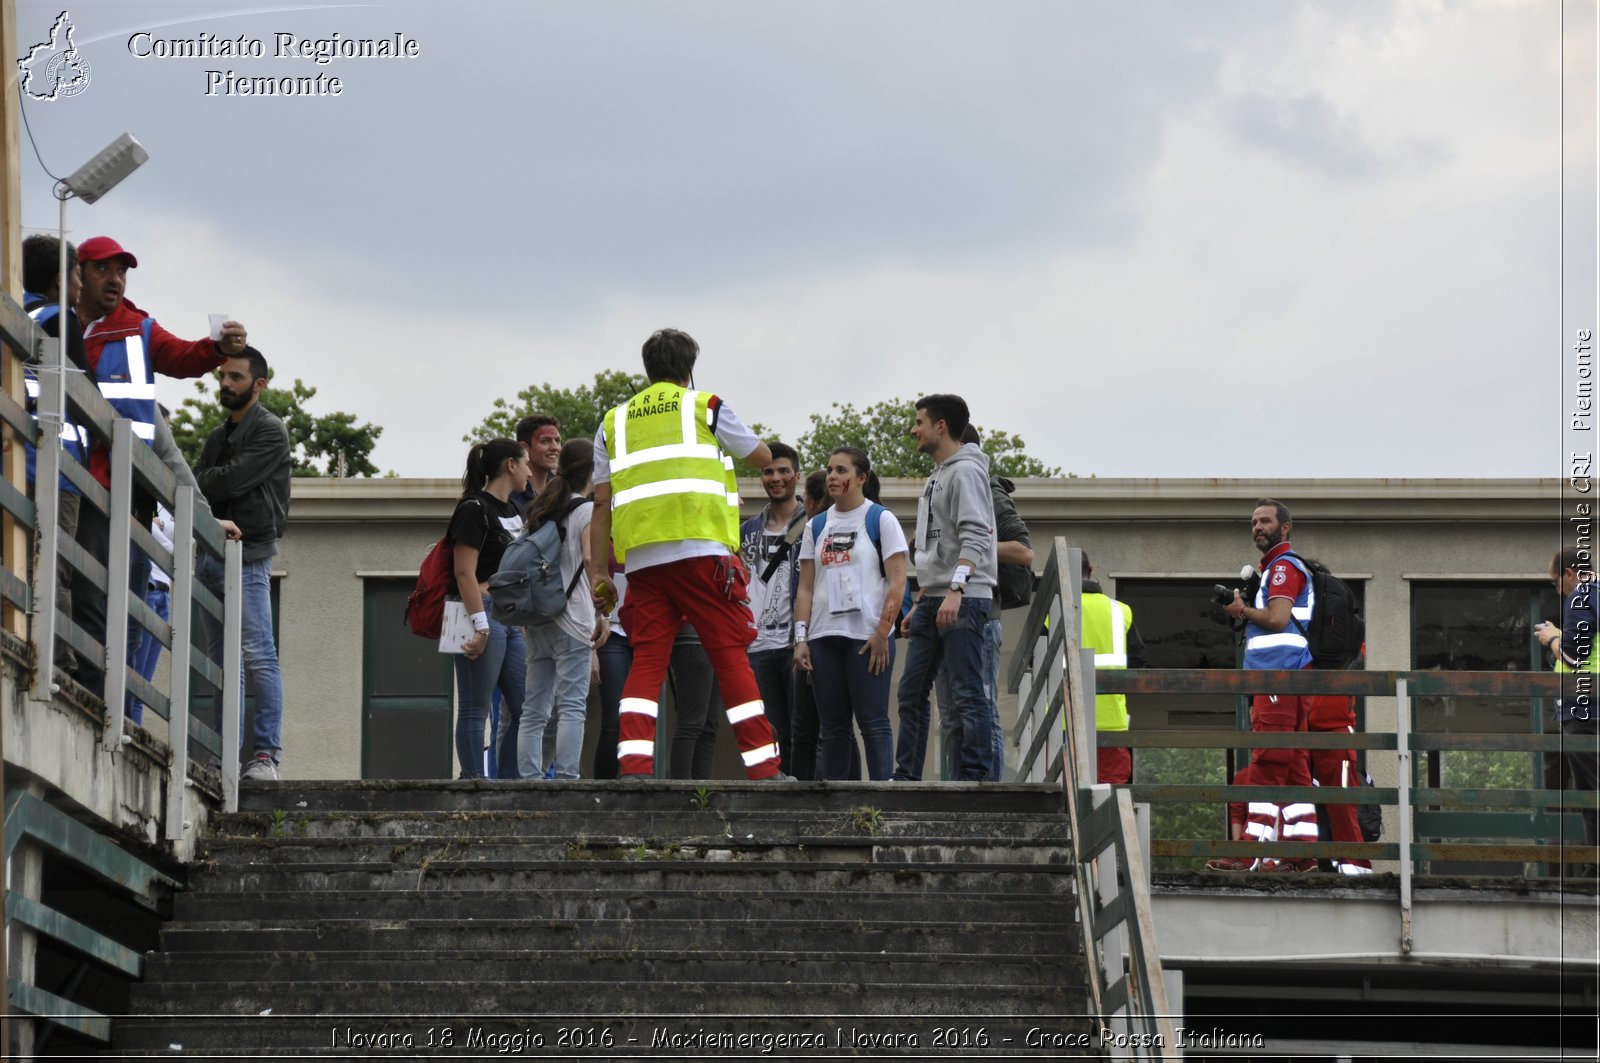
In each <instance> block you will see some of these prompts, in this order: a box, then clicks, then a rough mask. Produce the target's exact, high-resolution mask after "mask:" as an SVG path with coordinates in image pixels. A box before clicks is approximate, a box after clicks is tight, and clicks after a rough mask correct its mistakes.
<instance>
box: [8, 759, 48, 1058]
mask: <svg viewBox="0 0 1600 1063" xmlns="http://www.w3.org/2000/svg"><path fill="white" fill-rule="evenodd" d="M15 789H22V790H25V791H27V792H28V793H30V794H32V795H33V796H35V797H39V798H43V797H44V787H43V786H41V785H40V784H39V783H37V782H29V783H24V784H22V785H21V786H20V787H16V788H15ZM6 888H7V890H8V891H10V892H12V893H19V894H21V895H22V896H24V897H27V898H29V899H31V900H35V901H37V900H39V899H40V895H41V894H42V893H43V890H44V849H43V848H42V847H40V846H39V845H38V844H37V843H34V842H31V841H28V840H27V839H23V840H22V841H21V842H19V843H18V844H17V848H16V851H15V852H13V853H12V854H11V859H10V860H8V861H7V862H6ZM38 953H39V942H38V935H37V934H35V933H34V932H33V931H32V930H30V929H28V928H27V927H25V926H22V925H20V924H17V923H13V922H11V921H10V920H9V919H8V920H7V921H6V957H7V959H6V970H7V974H8V975H9V976H10V977H11V978H14V979H16V980H17V981H18V982H20V983H22V984H24V985H33V984H34V974H35V961H36V959H37V957H38ZM10 1025H11V1044H10V1045H9V1046H8V1050H9V1051H10V1053H11V1058H13V1059H31V1058H33V1048H34V1041H35V1037H36V1036H37V1033H38V1022H37V1020H34V1019H28V1018H24V1017H23V1016H21V1015H12V1016H11V1023H10Z"/></svg>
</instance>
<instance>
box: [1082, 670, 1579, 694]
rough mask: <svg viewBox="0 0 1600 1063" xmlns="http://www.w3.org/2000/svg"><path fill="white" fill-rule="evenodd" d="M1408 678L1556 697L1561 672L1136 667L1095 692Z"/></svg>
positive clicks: (1104, 676) (1298, 687)
mask: <svg viewBox="0 0 1600 1063" xmlns="http://www.w3.org/2000/svg"><path fill="white" fill-rule="evenodd" d="M1399 679H1405V680H1407V681H1408V682H1409V683H1410V692H1411V696H1412V697H1418V696H1427V697H1437V696H1442V695H1453V696H1457V697H1486V698H1507V697H1551V698H1554V697H1560V696H1561V686H1562V678H1561V677H1560V676H1558V675H1556V674H1554V673H1552V672H1353V671H1347V672H1324V671H1317V670H1314V669H1305V670H1302V671H1245V670H1243V669H1239V668H1142V669H1131V668H1130V669H1128V670H1126V671H1118V670H1111V671H1104V672H1100V673H1097V674H1096V676H1095V684H1096V688H1097V689H1096V692H1097V693H1100V694H1235V695H1246V696H1249V695H1254V694H1329V695H1342V696H1345V697H1368V698H1376V697H1393V696H1394V692H1395V682H1396V680H1399Z"/></svg>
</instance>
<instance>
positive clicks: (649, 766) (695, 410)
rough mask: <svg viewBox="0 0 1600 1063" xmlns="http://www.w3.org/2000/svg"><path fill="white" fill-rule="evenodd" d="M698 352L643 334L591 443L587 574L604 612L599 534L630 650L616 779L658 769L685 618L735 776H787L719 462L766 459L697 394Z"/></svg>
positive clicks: (669, 333) (683, 338)
mask: <svg viewBox="0 0 1600 1063" xmlns="http://www.w3.org/2000/svg"><path fill="white" fill-rule="evenodd" d="M699 353H700V345H699V344H697V343H696V342H695V341H694V340H693V339H692V338H691V337H690V336H689V335H688V334H687V333H684V332H679V331H678V330H677V329H661V330H660V331H658V332H656V333H654V334H653V335H652V336H651V337H650V338H649V339H648V340H646V341H645V344H644V371H645V375H646V376H647V377H648V378H649V380H650V386H649V387H647V388H645V389H644V390H643V391H641V392H639V393H638V394H637V395H635V396H634V397H633V398H631V399H629V400H628V401H627V402H625V403H623V404H622V405H620V406H616V407H614V408H612V409H610V410H608V411H607V412H606V415H605V417H604V418H602V419H601V422H600V430H599V431H598V432H596V433H595V437H594V502H595V506H594V520H593V524H592V526H591V529H590V536H591V541H592V543H593V544H594V549H593V550H592V551H591V554H590V561H589V580H590V583H591V585H592V586H593V587H594V599H595V604H596V606H598V607H599V608H600V610H601V611H602V612H604V613H606V614H608V615H609V614H610V612H611V609H612V607H613V606H614V605H616V601H617V595H616V590H615V588H614V587H613V586H612V583H611V579H610V573H609V572H608V571H607V551H606V549H605V543H606V540H607V539H609V540H610V541H611V543H612V545H613V547H614V548H615V550H616V556H617V562H618V563H619V564H620V565H621V566H622V568H623V569H624V570H625V571H626V572H627V574H628V595H627V599H626V602H625V603H624V605H623V606H622V609H621V611H620V617H619V618H620V619H621V621H622V625H623V627H624V628H626V629H627V632H628V638H629V639H630V640H631V641H632V643H633V664H632V666H631V667H630V668H629V669H628V678H627V681H626V682H625V683H624V684H623V687H622V701H621V702H620V703H619V705H618V706H617V710H618V711H617V724H618V729H617V730H618V741H617V764H618V774H619V775H620V776H621V777H622V778H628V777H630V776H631V777H636V778H637V777H644V776H651V775H654V774H655V734H656V709H657V703H658V699H659V698H660V697H661V684H662V682H663V681H664V680H665V678H666V674H667V664H668V662H669V661H670V660H671V658H672V644H673V640H674V639H676V638H677V635H678V628H679V627H680V626H682V625H683V623H684V622H685V621H688V622H689V623H690V624H693V625H694V628H695V630H696V631H697V632H698V633H699V635H700V643H701V645H702V646H703V647H704V648H705V651H706V656H707V657H709V658H710V659H711V666H712V668H713V669H715V671H716V673H717V680H718V682H719V683H720V684H721V687H722V701H723V704H724V705H726V706H727V713H728V722H729V723H730V724H732V726H733V734H734V738H735V739H736V740H737V741H738V743H739V753H740V756H741V757H742V758H743V760H744V770H745V774H746V775H748V776H749V777H750V778H751V779H772V778H780V777H781V778H787V776H781V775H780V772H779V760H778V746H777V743H776V742H775V741H774V739H773V736H772V726H771V724H769V723H768V722H767V716H766V713H765V711H764V710H763V707H762V704H761V692H760V689H759V688H758V687H757V686H756V679H755V674H754V673H753V672H752V671H751V670H750V659H749V657H748V656H746V653H745V651H746V648H747V647H748V646H749V645H750V643H751V642H752V641H754V639H755V636H756V623H755V618H754V617H753V616H752V615H751V613H750V606H749V595H748V593H747V592H746V589H745V588H746V587H747V585H748V582H749V580H748V575H747V573H746V572H745V569H744V564H743V562H742V561H740V560H739V554H738V548H739V486H738V483H737V481H736V480H735V479H734V473H733V460H732V459H731V458H729V457H728V454H729V453H731V454H735V455H737V456H739V457H740V458H742V459H744V460H745V461H746V462H748V463H749V464H751V465H753V466H755V467H756V468H761V467H763V466H765V465H767V464H769V463H771V461H772V453H771V451H769V450H768V449H767V445H766V444H765V443H763V442H762V441H761V440H760V439H758V438H757V437H756V436H755V434H754V433H752V432H751V431H750V430H749V429H748V428H746V427H745V425H744V422H743V421H741V420H740V419H739V417H738V415H737V414H735V413H734V412H733V410H732V409H730V408H729V407H728V405H727V403H725V402H723V401H722V400H721V399H719V398H718V397H717V396H715V395H713V394H711V393H710V392H709V391H699V390H696V389H695V387H694V383H693V377H694V363H695V359H696V357H698V355H699Z"/></svg>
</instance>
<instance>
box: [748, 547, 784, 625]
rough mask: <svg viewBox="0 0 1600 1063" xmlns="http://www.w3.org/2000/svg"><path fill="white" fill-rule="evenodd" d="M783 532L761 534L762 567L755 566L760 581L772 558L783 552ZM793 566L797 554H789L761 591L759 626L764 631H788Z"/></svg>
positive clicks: (774, 570) (773, 571)
mask: <svg viewBox="0 0 1600 1063" xmlns="http://www.w3.org/2000/svg"><path fill="white" fill-rule="evenodd" d="M783 552H784V549H783V533H782V532H762V534H761V564H760V566H759V567H757V566H754V565H752V566H751V567H752V568H753V569H754V570H755V576H756V578H757V579H760V577H761V575H762V573H764V572H766V570H767V566H768V565H770V564H771V563H772V559H773V558H774V557H777V556H778V554H780V553H783ZM793 565H794V551H792V550H791V551H788V552H787V556H786V557H785V558H784V560H783V563H782V564H780V565H779V566H778V567H777V568H775V569H773V570H772V578H771V579H770V580H768V581H767V582H766V584H765V585H764V586H763V587H762V588H761V590H762V591H763V592H764V593H762V595H761V616H760V626H761V629H762V630H763V631H777V630H779V629H784V630H787V629H788V627H789V582H790V576H789V573H790V569H791V567H792V566H793Z"/></svg>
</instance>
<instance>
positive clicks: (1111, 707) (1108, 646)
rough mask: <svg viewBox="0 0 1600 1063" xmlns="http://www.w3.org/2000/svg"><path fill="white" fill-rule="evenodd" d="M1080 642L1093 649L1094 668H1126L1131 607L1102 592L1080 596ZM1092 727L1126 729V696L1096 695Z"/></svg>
mask: <svg viewBox="0 0 1600 1063" xmlns="http://www.w3.org/2000/svg"><path fill="white" fill-rule="evenodd" d="M1082 613H1083V645H1084V646H1085V647H1086V648H1092V649H1093V650H1094V667H1095V671H1097V672H1098V671H1101V670H1110V669H1122V668H1127V667H1128V629H1129V628H1131V627H1133V610H1132V609H1129V608H1128V607H1127V606H1126V605H1123V604H1122V603H1121V602H1119V601H1117V600H1116V599H1115V598H1110V597H1107V596H1106V595H1104V594H1085V595H1084V596H1083V609H1082ZM1094 726H1095V729H1096V730H1100V731H1126V730H1127V729H1128V699H1127V698H1126V697H1125V696H1123V695H1122V694H1096V695H1095V698H1094Z"/></svg>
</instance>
